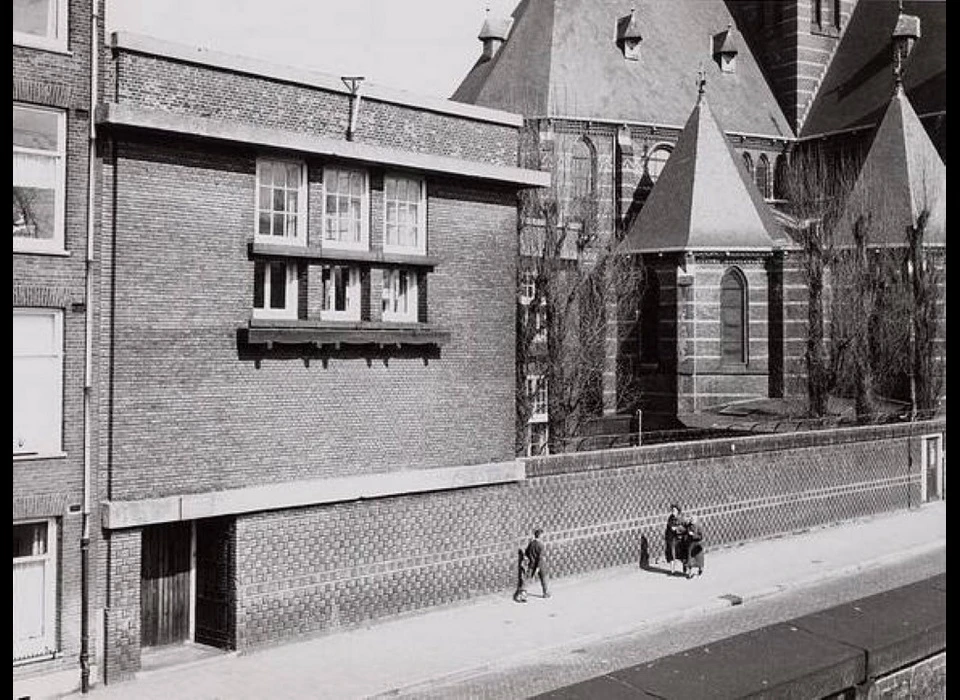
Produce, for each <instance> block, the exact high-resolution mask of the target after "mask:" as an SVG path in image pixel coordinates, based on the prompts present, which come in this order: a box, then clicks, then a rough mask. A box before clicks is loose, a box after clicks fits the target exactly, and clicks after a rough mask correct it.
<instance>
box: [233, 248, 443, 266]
mask: <svg viewBox="0 0 960 700" xmlns="http://www.w3.org/2000/svg"><path fill="white" fill-rule="evenodd" d="M249 254H250V255H251V256H264V257H274V258H298V259H301V260H323V261H329V262H348V263H351V262H352V263H358V262H359V263H374V264H378V265H397V266H414V267H427V268H431V269H432V268H434V267H436V266H437V259H436V258H434V257H430V256H429V255H416V254H411V253H393V252H386V251H382V250H345V249H330V248H308V247H306V246H292V245H278V244H276V243H257V242H253V243H250V247H249Z"/></svg>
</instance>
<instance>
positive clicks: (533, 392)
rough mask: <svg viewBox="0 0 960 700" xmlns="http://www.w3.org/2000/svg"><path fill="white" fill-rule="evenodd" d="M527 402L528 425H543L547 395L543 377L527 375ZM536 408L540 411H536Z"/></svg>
mask: <svg viewBox="0 0 960 700" xmlns="http://www.w3.org/2000/svg"><path fill="white" fill-rule="evenodd" d="M526 385H527V386H526V391H527V400H528V401H529V402H530V418H529V419H528V422H530V423H544V422H546V420H547V412H548V409H547V406H548V405H549V404H548V401H549V394H548V393H547V383H546V382H545V381H544V380H543V375H540V374H528V375H527V377H526ZM538 406H539V407H540V408H541V410H536V409H537V408H538Z"/></svg>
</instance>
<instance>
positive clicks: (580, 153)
mask: <svg viewBox="0 0 960 700" xmlns="http://www.w3.org/2000/svg"><path fill="white" fill-rule="evenodd" d="M593 183H594V158H593V150H592V149H591V148H590V145H589V144H588V143H587V142H586V140H584V139H580V140H578V141H577V142H576V143H574V144H573V149H572V150H571V152H570V196H571V198H572V199H573V201H577V200H585V199H587V198H589V197H590V196H591V195H593Z"/></svg>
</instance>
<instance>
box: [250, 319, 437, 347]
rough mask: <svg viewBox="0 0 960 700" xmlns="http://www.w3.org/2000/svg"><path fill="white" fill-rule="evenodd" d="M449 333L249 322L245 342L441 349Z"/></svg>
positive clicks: (407, 327)
mask: <svg viewBox="0 0 960 700" xmlns="http://www.w3.org/2000/svg"><path fill="white" fill-rule="evenodd" d="M449 341H450V332H449V331H443V330H439V329H437V328H435V327H433V326H430V325H427V324H425V323H387V322H374V321H340V322H337V321H280V320H277V321H273V320H261V319H252V320H251V321H250V324H249V327H248V335H247V342H248V343H250V344H251V345H266V346H267V347H268V348H269V347H270V346H272V345H274V344H277V345H314V346H316V347H320V346H323V345H332V346H334V347H335V348H339V347H340V346H341V345H376V346H379V347H385V346H403V345H436V346H440V345H444V344H446V343H448V342H449Z"/></svg>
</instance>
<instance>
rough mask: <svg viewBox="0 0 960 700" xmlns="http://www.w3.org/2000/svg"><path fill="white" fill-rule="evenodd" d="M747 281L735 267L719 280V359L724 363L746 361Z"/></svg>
mask: <svg viewBox="0 0 960 700" xmlns="http://www.w3.org/2000/svg"><path fill="white" fill-rule="evenodd" d="M747 319H748V316H747V281H746V279H745V278H744V276H743V273H742V272H740V271H739V270H737V269H735V268H731V269H729V270H727V271H726V272H725V273H724V275H723V279H722V280H721V282H720V360H721V362H723V363H724V364H744V363H746V361H747Z"/></svg>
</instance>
